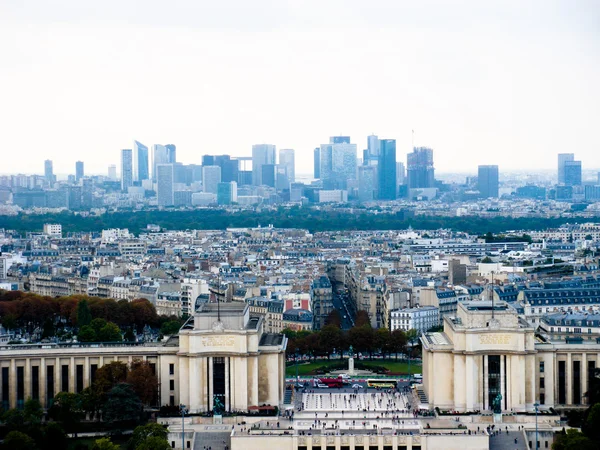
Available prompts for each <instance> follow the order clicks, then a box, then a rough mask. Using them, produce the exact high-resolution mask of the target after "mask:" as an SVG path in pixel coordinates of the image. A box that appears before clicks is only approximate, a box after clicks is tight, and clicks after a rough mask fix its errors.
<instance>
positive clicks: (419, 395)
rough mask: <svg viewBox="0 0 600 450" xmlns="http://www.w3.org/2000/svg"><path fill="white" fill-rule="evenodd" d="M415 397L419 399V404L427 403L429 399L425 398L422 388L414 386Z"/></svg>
mask: <svg viewBox="0 0 600 450" xmlns="http://www.w3.org/2000/svg"><path fill="white" fill-rule="evenodd" d="M416 392H417V398H418V399H419V404H421V405H428V404H429V401H428V400H427V395H425V391H423V389H422V388H416Z"/></svg>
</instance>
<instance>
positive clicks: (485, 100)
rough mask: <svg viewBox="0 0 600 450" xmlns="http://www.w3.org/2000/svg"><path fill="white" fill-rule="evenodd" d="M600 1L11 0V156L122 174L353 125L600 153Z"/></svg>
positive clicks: (356, 138)
mask: <svg viewBox="0 0 600 450" xmlns="http://www.w3.org/2000/svg"><path fill="white" fill-rule="evenodd" d="M599 24H600V3H599V2H597V1H583V0H582V1H576V2H573V1H501V2H498V1H484V2H482V1H453V2H448V1H419V2H416V1H415V2H402V1H393V0H390V1H382V0H380V1H377V0H373V1H370V2H364V1H358V0H335V1H326V0H322V1H320V2H319V1H310V0H309V1H304V2H297V1H296V2H292V1H284V0H273V1H264V0H262V1H260V0H255V1H253V2H247V1H243V0H224V1H219V2H210V3H209V2H204V1H193V0H188V1H183V0H181V1H170V2H158V1H148V0H146V1H124V0H121V1H113V0H109V1H103V2H91V1H86V2H82V1H80V0H79V1H77V0H58V1H54V2H44V1H27V0H23V1H18V0H14V1H10V0H0V42H2V44H1V45H0V99H1V101H0V123H1V124H2V127H1V128H0V129H1V130H2V131H1V136H2V145H3V148H4V149H3V151H2V155H3V158H2V164H1V165H0V167H1V169H0V172H2V173H7V172H26V173H42V172H43V161H44V159H52V160H53V161H54V172H55V173H74V171H75V161H77V160H82V161H84V162H85V171H86V173H106V171H107V167H108V165H109V164H117V166H118V165H119V161H120V156H119V150H120V149H121V148H131V146H132V143H133V140H134V139H137V140H139V141H140V142H143V143H144V144H145V145H147V146H149V147H150V146H151V145H152V144H155V143H160V144H167V143H173V144H175V145H177V158H178V160H179V161H182V162H184V163H198V164H200V163H201V155H203V154H226V153H228V154H231V155H233V156H250V155H251V153H252V152H251V148H252V144H257V143H269V144H275V145H276V146H277V149H281V148H293V149H295V151H296V172H297V173H299V174H302V173H310V172H311V171H312V161H313V159H312V151H313V149H314V148H315V147H317V146H319V144H322V143H326V142H328V140H329V136H332V135H337V134H343V135H350V136H351V137H352V142H353V143H356V144H357V146H358V149H359V152H358V156H359V157H360V156H362V152H361V150H362V149H363V148H366V145H367V143H366V141H367V136H368V135H369V134H371V133H375V134H377V135H378V136H379V137H380V138H389V139H396V140H397V159H398V161H403V162H405V161H406V153H408V152H409V151H410V150H411V130H412V129H414V130H415V145H417V146H421V145H422V146H428V147H432V148H433V149H434V160H435V166H436V171H445V172H448V171H461V172H474V171H476V168H477V165H480V164H497V165H499V166H500V168H501V170H502V169H522V168H527V167H530V168H532V169H554V168H556V164H557V162H556V161H557V157H556V154H557V153H561V152H569V153H575V158H576V159H579V160H582V162H583V167H584V170H585V169H590V168H599V167H600V134H599V133H598V131H597V128H598V124H600V86H599V83H598V80H599V79H600V58H599V57H598V55H600V26H599Z"/></svg>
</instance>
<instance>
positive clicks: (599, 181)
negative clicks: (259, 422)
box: [598, 172, 600, 184]
mask: <svg viewBox="0 0 600 450" xmlns="http://www.w3.org/2000/svg"><path fill="white" fill-rule="evenodd" d="M598 184H600V172H598Z"/></svg>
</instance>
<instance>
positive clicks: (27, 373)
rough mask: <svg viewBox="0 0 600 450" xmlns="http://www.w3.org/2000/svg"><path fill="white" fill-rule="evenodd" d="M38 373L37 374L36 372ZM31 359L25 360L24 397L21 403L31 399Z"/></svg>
mask: <svg viewBox="0 0 600 450" xmlns="http://www.w3.org/2000/svg"><path fill="white" fill-rule="evenodd" d="M38 373H39V372H38ZM32 381H33V380H32V379H31V358H27V359H26V360H25V368H24V369H23V387H24V397H23V401H25V402H26V401H27V399H28V398H29V397H31V388H32V386H31V382H32Z"/></svg>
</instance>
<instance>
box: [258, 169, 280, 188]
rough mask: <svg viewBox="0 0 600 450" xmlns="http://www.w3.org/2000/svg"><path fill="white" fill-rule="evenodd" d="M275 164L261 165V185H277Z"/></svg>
mask: <svg viewBox="0 0 600 450" xmlns="http://www.w3.org/2000/svg"><path fill="white" fill-rule="evenodd" d="M275 167H276V165H275V164H263V165H262V166H261V175H260V176H261V185H264V186H269V187H275Z"/></svg>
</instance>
